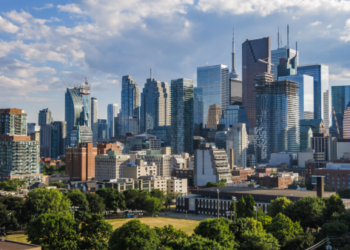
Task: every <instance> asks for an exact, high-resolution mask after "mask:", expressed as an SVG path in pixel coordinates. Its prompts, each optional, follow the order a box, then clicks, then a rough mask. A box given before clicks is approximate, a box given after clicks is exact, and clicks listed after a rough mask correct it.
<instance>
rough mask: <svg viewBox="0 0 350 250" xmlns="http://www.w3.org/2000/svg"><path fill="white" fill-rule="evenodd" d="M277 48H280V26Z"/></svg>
mask: <svg viewBox="0 0 350 250" xmlns="http://www.w3.org/2000/svg"><path fill="white" fill-rule="evenodd" d="M277 48H278V49H279V48H280V27H278V32H277Z"/></svg>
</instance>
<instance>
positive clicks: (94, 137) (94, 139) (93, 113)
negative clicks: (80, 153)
mask: <svg viewBox="0 0 350 250" xmlns="http://www.w3.org/2000/svg"><path fill="white" fill-rule="evenodd" d="M97 112H98V102H97V98H95V97H91V130H92V142H93V143H94V147H96V144H97V133H98V124H97V120H98V116H97Z"/></svg>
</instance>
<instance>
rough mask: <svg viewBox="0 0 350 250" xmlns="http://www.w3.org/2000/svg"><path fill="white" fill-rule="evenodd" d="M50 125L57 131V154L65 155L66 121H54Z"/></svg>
mask: <svg viewBox="0 0 350 250" xmlns="http://www.w3.org/2000/svg"><path fill="white" fill-rule="evenodd" d="M52 125H53V126H54V127H55V128H56V129H57V138H58V139H57V143H58V145H57V148H58V149H57V154H58V156H60V155H65V154H66V140H67V122H66V121H56V122H53V123H52Z"/></svg>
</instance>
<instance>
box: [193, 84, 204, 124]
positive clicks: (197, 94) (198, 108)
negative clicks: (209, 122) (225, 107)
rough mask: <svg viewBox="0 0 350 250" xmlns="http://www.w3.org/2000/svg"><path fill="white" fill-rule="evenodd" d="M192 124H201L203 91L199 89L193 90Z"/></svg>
mask: <svg viewBox="0 0 350 250" xmlns="http://www.w3.org/2000/svg"><path fill="white" fill-rule="evenodd" d="M193 105H194V106H193V107H194V111H193V114H194V118H193V122H194V124H201V123H202V124H203V89H202V88H200V87H196V88H194V99H193Z"/></svg>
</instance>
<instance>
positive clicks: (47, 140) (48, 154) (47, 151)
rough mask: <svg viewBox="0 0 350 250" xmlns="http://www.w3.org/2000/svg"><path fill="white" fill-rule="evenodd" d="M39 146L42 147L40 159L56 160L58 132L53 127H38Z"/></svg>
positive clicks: (46, 125) (47, 125) (48, 125)
mask: <svg viewBox="0 0 350 250" xmlns="http://www.w3.org/2000/svg"><path fill="white" fill-rule="evenodd" d="M40 146H41V147H42V151H41V155H40V157H44V158H53V159H57V158H58V130H57V128H56V127H55V126H54V125H52V124H45V125H41V126H40Z"/></svg>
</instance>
